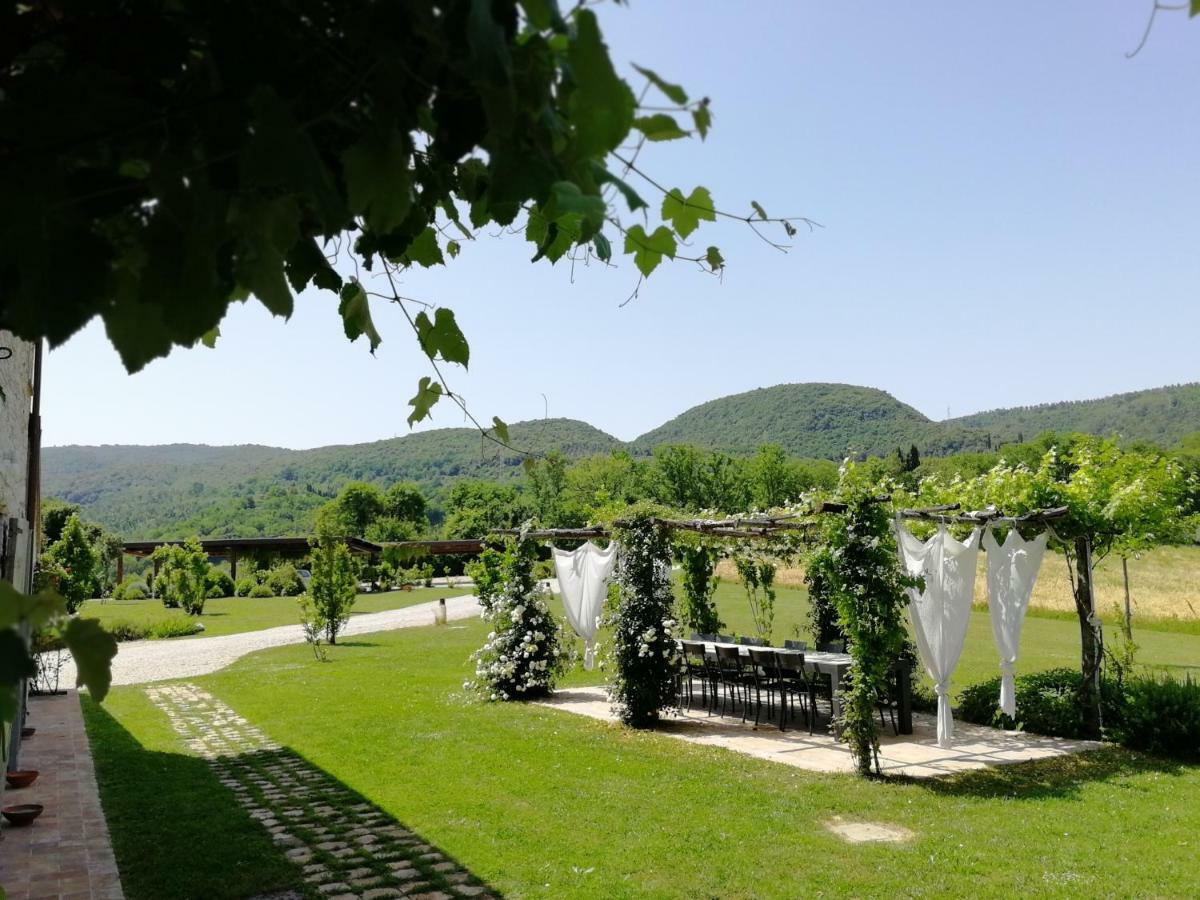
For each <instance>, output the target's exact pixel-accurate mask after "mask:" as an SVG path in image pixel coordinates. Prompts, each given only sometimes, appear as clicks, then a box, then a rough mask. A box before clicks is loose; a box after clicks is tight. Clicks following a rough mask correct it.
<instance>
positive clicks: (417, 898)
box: [411, 891, 454, 900]
mask: <svg viewBox="0 0 1200 900" xmlns="http://www.w3.org/2000/svg"><path fill="white" fill-rule="evenodd" d="M411 896H412V898H413V900H454V895H453V894H447V893H446V892H445V891H430V892H428V893H425V894H412V895H411Z"/></svg>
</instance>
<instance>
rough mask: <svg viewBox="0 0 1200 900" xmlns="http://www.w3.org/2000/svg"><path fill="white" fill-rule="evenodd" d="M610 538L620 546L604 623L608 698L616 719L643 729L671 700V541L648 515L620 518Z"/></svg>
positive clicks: (673, 659)
mask: <svg viewBox="0 0 1200 900" xmlns="http://www.w3.org/2000/svg"><path fill="white" fill-rule="evenodd" d="M613 537H614V539H615V540H616V541H617V543H618V544H619V546H620V556H619V557H618V563H617V585H618V589H619V597H618V602H617V608H616V610H615V611H613V612H612V613H611V614H610V617H609V622H608V624H609V625H610V627H611V628H612V641H613V656H614V662H615V671H614V672H613V674H612V677H611V679H610V680H609V685H608V690H609V697H610V698H611V700H612V702H613V705H614V706H615V708H616V712H617V714H618V715H619V716H620V717H621V721H622V722H624V723H625V724H626V725H631V726H633V727H634V728H647V727H650V726H652V725H654V724H655V723H656V722H657V721H658V719H659V715H660V714H661V713H662V711H663V710H666V709H671V708H673V707H674V705H675V674H676V666H677V659H676V656H677V650H676V647H675V629H676V622H675V619H674V617H673V614H672V607H673V605H674V596H673V594H672V591H671V542H670V539H669V537H668V536H667V534H666V533H665V532H664V531H663V530H662V529H660V528H659V527H657V526H656V525H655V524H654V521H653V518H652V517H651V516H649V515H639V516H636V517H634V518H631V519H628V520H626V521H625V522H623V523H622V524H620V525H619V526H618V527H617V528H616V529H614V534H613Z"/></svg>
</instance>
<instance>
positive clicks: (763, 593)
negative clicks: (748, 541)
mask: <svg viewBox="0 0 1200 900" xmlns="http://www.w3.org/2000/svg"><path fill="white" fill-rule="evenodd" d="M734 563H735V564H736V565H737V571H738V576H739V577H740V578H741V579H742V587H743V588H744V589H745V591H746V600H747V601H748V602H749V604H750V617H751V618H752V619H753V620H754V633H755V635H756V636H757V637H759V638H761V639H762V640H764V641H768V642H769V641H770V640H771V631H772V629H773V628H774V627H775V564H774V563H773V562H770V561H769V560H765V559H754V558H750V557H738V558H737V559H735V560H734Z"/></svg>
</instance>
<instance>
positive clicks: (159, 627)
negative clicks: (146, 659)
mask: <svg viewBox="0 0 1200 900" xmlns="http://www.w3.org/2000/svg"><path fill="white" fill-rule="evenodd" d="M203 630H204V626H203V625H201V624H200V623H199V622H197V621H196V620H195V619H161V620H159V621H157V622H152V623H150V627H149V629H148V631H149V634H148V636H149V637H152V638H155V639H162V638H173V637H187V636H188V635H190V634H199V633H200V632H201V631H203Z"/></svg>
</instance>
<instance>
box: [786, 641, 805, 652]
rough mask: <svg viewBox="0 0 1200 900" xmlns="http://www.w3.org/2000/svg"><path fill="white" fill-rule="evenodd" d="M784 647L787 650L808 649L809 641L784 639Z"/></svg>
mask: <svg viewBox="0 0 1200 900" xmlns="http://www.w3.org/2000/svg"><path fill="white" fill-rule="evenodd" d="M783 648H784V649H785V650H807V649H808V641H784V642H783Z"/></svg>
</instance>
